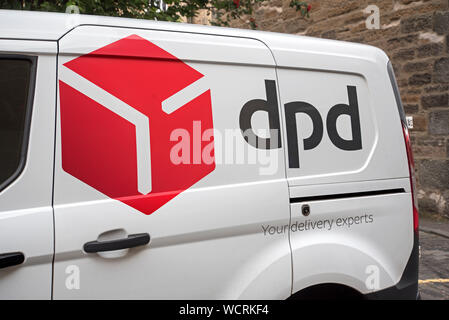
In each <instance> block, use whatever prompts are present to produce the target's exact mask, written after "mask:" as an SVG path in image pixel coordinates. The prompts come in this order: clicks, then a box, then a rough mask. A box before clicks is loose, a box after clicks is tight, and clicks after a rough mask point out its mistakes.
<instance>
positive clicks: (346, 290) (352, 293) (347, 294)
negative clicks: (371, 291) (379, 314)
mask: <svg viewBox="0 0 449 320" xmlns="http://www.w3.org/2000/svg"><path fill="white" fill-rule="evenodd" d="M363 298H364V296H363V294H362V293H361V292H359V291H358V290H356V289H354V288H351V287H349V286H346V285H343V284H338V283H321V284H316V285H313V286H310V287H307V288H304V289H301V290H299V291H298V292H296V293H294V294H293V295H291V296H290V297H289V298H288V299H287V300H362V299H363Z"/></svg>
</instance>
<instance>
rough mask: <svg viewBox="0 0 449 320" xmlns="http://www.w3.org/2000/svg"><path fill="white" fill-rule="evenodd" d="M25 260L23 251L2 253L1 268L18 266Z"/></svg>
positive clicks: (0, 256) (0, 257)
mask: <svg viewBox="0 0 449 320" xmlns="http://www.w3.org/2000/svg"><path fill="white" fill-rule="evenodd" d="M24 261H25V256H24V255H23V253H22V252H8V253H2V254H0V269H3V268H7V267H12V266H16V265H19V264H22V263H23V262H24Z"/></svg>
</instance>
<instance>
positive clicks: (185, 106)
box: [59, 35, 215, 215]
mask: <svg viewBox="0 0 449 320" xmlns="http://www.w3.org/2000/svg"><path fill="white" fill-rule="evenodd" d="M62 68H67V69H69V70H66V69H64V70H65V71H64V72H61V76H60V81H59V91H60V113H61V114H60V116H61V145H62V168H63V170H64V171H65V172H67V173H69V174H70V175H72V176H74V177H75V178H77V179H79V180H81V181H83V182H84V183H86V184H87V185H89V186H91V187H92V188H94V189H96V190H98V191H100V192H102V193H103V194H105V195H107V196H108V197H110V198H113V199H116V200H119V201H121V202H123V203H125V204H127V205H129V206H131V207H133V208H135V209H137V210H139V211H141V212H142V213H144V214H147V215H148V214H151V213H153V212H154V211H156V210H157V209H158V208H160V207H161V206H163V205H164V204H165V203H167V202H168V201H170V200H171V199H172V198H174V197H175V196H177V195H178V194H179V193H181V192H182V191H184V190H186V189H188V188H190V187H191V186H192V185H193V184H195V183H196V182H198V181H199V180H201V179H202V178H203V177H205V176H206V175H208V174H209V173H211V172H212V171H213V170H214V169H215V160H214V161H212V163H204V162H203V161H201V163H199V164H198V163H193V161H190V163H189V164H183V163H181V164H174V163H173V162H172V160H171V159H170V151H171V149H172V147H173V146H174V145H175V144H176V143H177V142H176V141H171V140H170V135H171V133H172V132H173V130H176V129H183V130H185V131H187V132H188V133H189V135H190V146H193V145H194V143H195V142H194V141H193V139H194V136H195V134H194V132H193V131H194V129H193V127H194V126H193V123H194V122H197V123H198V122H199V123H200V125H201V136H202V134H203V133H204V131H206V130H208V129H213V121H212V106H211V95H210V90H209V89H206V90H204V91H203V92H201V91H198V88H197V87H198V86H196V84H197V83H200V82H201V81H203V82H204V76H203V75H202V74H201V73H199V72H198V71H196V70H195V69H193V68H192V67H190V66H189V65H187V64H186V63H184V62H183V61H181V60H179V59H178V58H176V57H175V56H173V55H172V54H170V53H168V52H167V51H165V50H163V49H161V48H160V47H158V46H156V45H155V44H153V43H151V42H150V41H148V40H146V39H143V38H141V37H139V36H137V35H132V36H129V37H126V38H124V39H121V40H118V41H116V42H114V43H111V44H109V45H107V46H105V47H102V48H100V49H98V50H95V51H93V52H91V53H88V54H85V55H82V56H80V57H78V58H76V59H74V60H71V61H69V62H67V63H65V64H64V66H63V67H62ZM64 74H65V76H63V75H64ZM198 80H199V81H198ZM189 88H193V89H192V90H193V91H192V90H190V89H189ZM183 90H184V91H183ZM188 90H190V96H191V98H188V97H189V94H187V99H188V100H187V101H184V102H185V103H184V102H182V105H179V106H178V107H177V108H175V109H172V110H166V109H163V102H164V101H168V100H169V98H171V97H172V96H174V95H175V96H176V95H177V94H178V95H180V94H182V93H183V92H185V91H188ZM191 92H197V93H198V94H194V95H193V96H192V93H191ZM181 98H182V97H181ZM167 99H168V100H167ZM179 101H183V100H182V99H181V100H179ZM211 140H213V137H212V138H211ZM209 143H210V141H202V140H201V142H200V144H201V150H202V149H203V148H204V147H205V146H206V145H207V144H209ZM192 153H193V152H190V157H191V158H193V156H194V155H193V154H192Z"/></svg>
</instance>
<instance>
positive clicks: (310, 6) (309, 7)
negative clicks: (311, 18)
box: [307, 4, 312, 12]
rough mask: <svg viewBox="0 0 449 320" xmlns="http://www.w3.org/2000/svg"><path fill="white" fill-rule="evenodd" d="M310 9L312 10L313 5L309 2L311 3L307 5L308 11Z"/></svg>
mask: <svg viewBox="0 0 449 320" xmlns="http://www.w3.org/2000/svg"><path fill="white" fill-rule="evenodd" d="M310 10H312V5H310V4H309V5H308V6H307V12H309V11H310Z"/></svg>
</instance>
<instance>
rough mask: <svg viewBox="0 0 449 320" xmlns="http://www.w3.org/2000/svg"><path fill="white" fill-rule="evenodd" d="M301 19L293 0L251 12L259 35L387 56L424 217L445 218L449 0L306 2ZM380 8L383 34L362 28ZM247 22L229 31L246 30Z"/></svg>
mask: <svg viewBox="0 0 449 320" xmlns="http://www.w3.org/2000/svg"><path fill="white" fill-rule="evenodd" d="M307 2H308V3H309V4H310V5H311V6H312V9H311V12H310V17H309V18H302V17H301V14H300V13H299V12H297V11H296V10H295V9H294V8H290V7H289V4H290V0H268V1H265V2H262V3H261V4H260V5H258V6H257V7H256V8H255V12H254V14H253V18H254V19H255V22H256V24H257V29H260V30H267V31H276V32H283V33H292V34H300V35H308V36H314V37H322V38H329V39H338V40H346V41H353V42H360V43H366V44H370V45H374V46H376V47H379V48H381V49H383V50H384V51H385V52H386V53H387V54H388V56H389V57H390V58H391V60H392V63H393V66H394V69H395V73H396V77H397V81H398V84H399V88H400V91H401V96H402V100H403V103H404V107H405V111H406V114H407V115H409V116H413V118H414V128H413V129H412V130H411V136H412V143H413V151H414V156H415V164H416V170H417V180H418V190H419V191H418V197H419V206H420V211H421V213H429V214H438V215H439V216H444V217H446V218H449V96H448V93H449V31H448V29H449V1H448V0H420V1H412V0H381V1H374V0H370V1H368V0H354V1H350V0H342V1H337V0H309V1H307ZM373 4H374V5H376V6H378V8H379V9H380V11H379V13H380V28H379V29H367V27H366V24H365V20H366V18H367V17H368V16H369V13H364V9H365V8H366V7H367V6H368V5H373ZM248 20H249V17H245V18H243V19H240V20H235V21H233V22H232V24H231V26H232V27H238V28H249V24H248Z"/></svg>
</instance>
